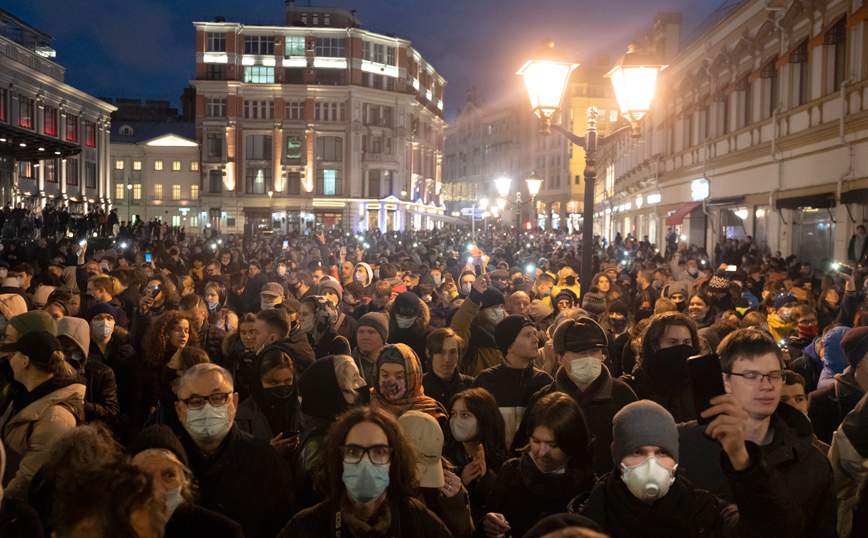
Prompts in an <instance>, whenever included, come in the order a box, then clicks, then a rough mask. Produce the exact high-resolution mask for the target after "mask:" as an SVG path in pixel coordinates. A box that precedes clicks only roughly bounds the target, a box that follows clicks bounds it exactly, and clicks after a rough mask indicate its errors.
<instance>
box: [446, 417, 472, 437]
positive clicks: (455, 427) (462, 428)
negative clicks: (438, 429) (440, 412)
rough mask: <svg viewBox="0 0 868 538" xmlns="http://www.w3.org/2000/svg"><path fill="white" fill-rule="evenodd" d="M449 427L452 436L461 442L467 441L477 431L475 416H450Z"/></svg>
mask: <svg viewBox="0 0 868 538" xmlns="http://www.w3.org/2000/svg"><path fill="white" fill-rule="evenodd" d="M449 429H450V430H452V437H454V438H455V440H456V441H461V442H464V441H469V440H471V439H473V438H474V437H476V434H478V433H479V425H478V424H477V423H476V418H458V417H452V418H450V419H449Z"/></svg>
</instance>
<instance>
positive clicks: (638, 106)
mask: <svg viewBox="0 0 868 538" xmlns="http://www.w3.org/2000/svg"><path fill="white" fill-rule="evenodd" d="M666 67H667V66H665V65H660V63H659V62H657V61H656V58H655V57H654V55H653V54H645V53H640V52H636V51H635V50H634V46H633V45H630V47H629V49H628V51H627V53H626V54H625V55H623V56H621V58H620V59H619V60H618V62H617V63H616V64H615V67H614V68H613V69H612V70H611V71H609V72H608V73H606V75H605V76H606V77H607V78H608V79H609V80H611V81H612V86H614V87H615V97H617V98H618V106H619V107H620V109H621V115H622V116H624V117H625V118H626V119H627V121H629V122H630V126H631V127H632V129H633V137H634V138H638V137H639V136H641V133H640V132H639V120H641V119H642V117H643V116H645V114H647V113H648V111H649V110H650V109H651V100H652V99H653V98H654V86H655V85H656V83H657V74H658V73H660V71H661V70H662V69H664V68H666Z"/></svg>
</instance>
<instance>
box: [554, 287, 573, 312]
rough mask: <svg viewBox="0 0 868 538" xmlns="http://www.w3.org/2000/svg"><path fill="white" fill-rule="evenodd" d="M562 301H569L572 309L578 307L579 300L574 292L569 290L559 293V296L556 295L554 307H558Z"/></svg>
mask: <svg viewBox="0 0 868 538" xmlns="http://www.w3.org/2000/svg"><path fill="white" fill-rule="evenodd" d="M561 301H569V302H570V308H572V307H574V306H578V302H579V298H578V297H576V294H575V292H574V291H573V290H568V289H566V288H564V289H562V290H561V291H559V292H558V294H557V295H555V298H554V301H552V304H553V305H554V306H557V305H558V303H560V302H561Z"/></svg>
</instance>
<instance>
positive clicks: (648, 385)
mask: <svg viewBox="0 0 868 538" xmlns="http://www.w3.org/2000/svg"><path fill="white" fill-rule="evenodd" d="M621 380H622V381H624V382H625V383H627V385H629V386H630V388H631V389H633V392H635V393H636V396H637V397H638V398H639V399H640V400H651V401H652V402H654V403H658V404H660V405H662V406H663V407H664V408H665V409H666V410H667V411H669V414H670V415H672V418H674V419H675V422H676V423H678V422H688V421H690V420H696V407H695V405H694V403H693V389H692V388H691V387H690V384H689V383H688V382H687V380H686V379H685V380H684V382H683V383H682V384H681V385H680V386H679V387H677V388H673V387H666V386H664V385H661V384H660V383H657V382H656V381H655V380H654V377H653V376H652V375H651V374H649V373H648V371H646V370H645V369H644V368H642V365H641V363H640V365H639V366H638V367H636V369H635V370H634V371H633V375H628V374H624V375H623V376H622V377H621Z"/></svg>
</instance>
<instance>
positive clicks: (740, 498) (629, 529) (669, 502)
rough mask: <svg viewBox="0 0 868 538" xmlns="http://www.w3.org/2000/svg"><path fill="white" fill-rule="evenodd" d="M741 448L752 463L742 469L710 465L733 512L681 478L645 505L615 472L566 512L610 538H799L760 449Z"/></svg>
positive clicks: (796, 521) (725, 462) (725, 461)
mask: <svg viewBox="0 0 868 538" xmlns="http://www.w3.org/2000/svg"><path fill="white" fill-rule="evenodd" d="M746 446H747V448H748V453H749V454H750V457H751V466H750V467H748V468H747V469H745V470H743V471H735V470H733V468H732V465H731V464H730V462H729V458H728V457H726V455H725V454H724V455H723V456H721V457H720V459H719V463H717V462H715V466H719V467H722V468H723V470H722V472H723V473H724V474H725V475H726V477H727V479H728V480H729V483H730V485H731V488H732V491H733V493H734V497H735V500H736V507H737V510H733V508H734V507H733V506H732V505H731V504H729V503H728V502H727V501H725V500H723V499H721V498H719V497H716V496H715V495H714V494H712V493H709V492H708V491H705V490H703V489H701V488H700V487H694V485H693V484H692V483H691V482H689V481H688V480H686V479H685V478H684V476H683V475H682V474H681V473H680V472H679V473H676V474H675V482H674V483H673V484H672V486H670V488H669V491H668V492H667V493H666V495H665V496H664V497H663V498H662V499H659V500H657V501H655V502H653V503H651V504H648V503H645V502H643V501H640V500H639V499H638V498H637V497H636V496H635V495H633V494H632V493H631V492H630V490H629V489H627V486H626V484H624V482H623V481H622V480H621V473H620V472H619V471H613V472H611V473H609V474H608V475H606V476H604V477H603V478H602V479H600V481H599V482H597V484H596V485H595V486H594V489H593V491H592V492H591V494H590V497H589V498H588V499H587V501H585V502H584V503H583V504H582V502H581V501H582V500H581V499H576V500H575V501H573V503H572V504H571V506H570V511H571V512H575V513H577V514H579V515H581V516H585V517H587V518H590V519H591V520H593V521H594V522H596V523H598V524H599V525H600V526H601V527H602V528H603V532H605V533H606V534H607V535H608V536H610V537H611V538H637V537H652V536H655V537H656V536H661V537H662V536H665V537H667V538H692V537H697V538H699V537H703V538H704V537H708V538H735V537H764V538H770V537H773V536H779V537H781V538H784V537H787V538H789V537H793V536H798V535H799V534H800V532H801V523H802V520H801V518H800V517H794V507H793V505H792V503H790V502H788V501H787V499H786V497H785V496H784V495H782V494H781V488H780V484H778V483H775V482H774V481H773V480H772V477H771V476H770V475H769V473H768V472H767V467H766V466H765V465H764V464H763V461H762V455H761V451H760V450H759V448H758V447H757V446H756V445H754V444H753V443H746Z"/></svg>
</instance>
